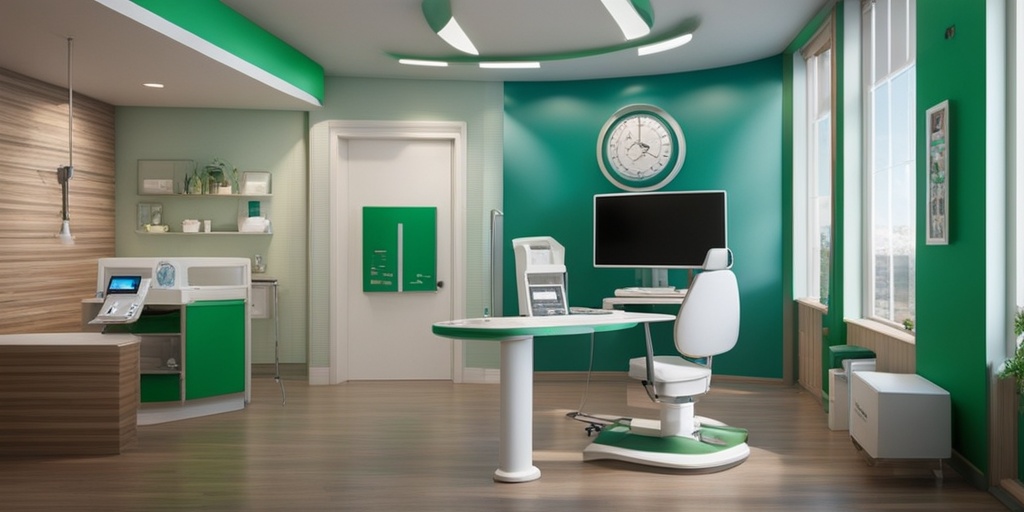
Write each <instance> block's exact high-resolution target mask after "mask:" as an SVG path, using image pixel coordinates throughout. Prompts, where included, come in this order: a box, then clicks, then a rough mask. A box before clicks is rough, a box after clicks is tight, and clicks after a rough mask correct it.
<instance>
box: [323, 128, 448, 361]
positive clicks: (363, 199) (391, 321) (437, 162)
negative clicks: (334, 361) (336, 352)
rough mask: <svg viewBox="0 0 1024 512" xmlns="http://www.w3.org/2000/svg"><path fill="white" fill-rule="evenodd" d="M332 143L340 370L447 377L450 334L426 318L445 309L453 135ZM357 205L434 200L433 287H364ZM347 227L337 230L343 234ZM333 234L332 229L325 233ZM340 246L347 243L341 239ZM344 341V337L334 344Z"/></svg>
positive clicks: (444, 314) (440, 316)
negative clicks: (338, 160)
mask: <svg viewBox="0 0 1024 512" xmlns="http://www.w3.org/2000/svg"><path fill="white" fill-rule="evenodd" d="M339 143H340V147H339V150H340V151H341V152H342V155H343V158H344V159H345V160H346V161H347V165H345V166H343V167H342V169H343V170H342V172H344V174H345V176H338V177H336V178H338V180H339V183H341V184H343V185H342V186H343V190H340V191H339V192H340V194H343V195H345V196H346V198H345V200H344V201H343V202H345V203H347V208H345V209H339V211H338V214H339V215H341V216H343V217H344V218H340V219H336V220H337V223H336V224H335V225H337V226H345V228H344V231H345V232H347V239H346V240H343V241H341V244H340V245H341V247H344V249H342V250H344V251H345V252H346V255H347V257H346V258H343V259H344V260H347V265H346V266H347V268H346V269H337V270H338V271H342V272H346V273H347V279H345V281H347V283H348V286H347V290H337V291H336V293H337V294H339V295H340V294H344V295H345V298H344V299H343V300H342V301H339V302H340V303H341V304H347V309H346V310H344V311H341V310H337V309H336V310H335V313H336V314H337V315H338V316H336V318H335V319H336V321H339V322H340V324H339V329H338V330H337V331H336V332H338V333H339V334H340V335H342V336H346V337H347V354H341V356H342V357H343V358H344V359H345V365H346V367H347V368H346V374H347V376H348V379H352V380H394V379H452V377H453V375H452V349H453V347H452V343H453V342H452V341H450V340H447V339H444V338H439V337H437V336H434V335H433V334H432V333H431V330H430V325H431V324H433V323H434V322H438V321H441V320H448V319H450V318H451V316H452V311H453V307H452V291H451V289H452V286H451V283H450V282H449V281H450V280H451V279H452V276H453V272H452V268H451V267H452V254H451V250H452V243H451V241H452V233H451V229H452V179H453V168H454V167H453V166H454V143H453V141H452V140H446V139H395V138H387V139H375V138H370V139H346V140H342V141H339ZM364 206H432V207H436V208H437V274H436V277H437V280H438V281H439V282H440V283H441V284H439V285H438V289H437V291H436V292H401V293H395V292H364V291H363V289H362V288H363V287H362V283H363V261H362V259H363V252H362V251H363V246H362V240H363V224H362V210H363V207H364ZM345 234H346V233H344V232H343V233H342V235H345ZM332 236H339V233H337V232H336V233H332ZM346 246H347V247H346ZM341 346H344V344H341Z"/></svg>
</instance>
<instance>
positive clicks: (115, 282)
mask: <svg viewBox="0 0 1024 512" xmlns="http://www.w3.org/2000/svg"><path fill="white" fill-rule="evenodd" d="M141 284H142V276H110V283H109V284H108V285H107V295H116V294H132V295H134V294H137V293H139V286H140V285H141Z"/></svg>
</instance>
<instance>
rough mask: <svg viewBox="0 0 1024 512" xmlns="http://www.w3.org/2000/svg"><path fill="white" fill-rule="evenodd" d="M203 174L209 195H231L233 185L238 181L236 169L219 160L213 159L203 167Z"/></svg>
mask: <svg viewBox="0 0 1024 512" xmlns="http://www.w3.org/2000/svg"><path fill="white" fill-rule="evenodd" d="M203 173H204V174H205V175H206V177H207V182H208V183H209V185H208V187H207V190H208V193H210V194H232V193H234V187H233V184H234V183H237V181H238V169H235V168H234V167H233V166H232V165H231V164H230V163H228V162H227V161H226V160H224V159H221V158H214V159H213V160H212V161H210V163H208V164H206V166H205V167H203Z"/></svg>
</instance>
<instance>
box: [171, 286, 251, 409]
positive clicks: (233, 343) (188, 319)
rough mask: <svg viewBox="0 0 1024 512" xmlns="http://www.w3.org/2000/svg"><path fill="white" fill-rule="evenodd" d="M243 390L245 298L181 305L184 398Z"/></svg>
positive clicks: (203, 396) (192, 398) (189, 398)
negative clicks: (182, 313)
mask: <svg viewBox="0 0 1024 512" xmlns="http://www.w3.org/2000/svg"><path fill="white" fill-rule="evenodd" d="M243 391H245V301H244V300H212V301H201V302H195V303H192V304H189V305H188V306H186V308H185V399H186V400H194V399H196V398H206V397H211V396H219V395H226V394H231V393H241V392H243Z"/></svg>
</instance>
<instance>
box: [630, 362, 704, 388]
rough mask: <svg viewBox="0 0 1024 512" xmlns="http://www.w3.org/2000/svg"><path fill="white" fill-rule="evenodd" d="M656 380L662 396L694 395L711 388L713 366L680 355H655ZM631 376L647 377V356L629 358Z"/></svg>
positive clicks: (636, 377)
mask: <svg viewBox="0 0 1024 512" xmlns="http://www.w3.org/2000/svg"><path fill="white" fill-rule="evenodd" d="M653 373H654V382H655V384H657V391H658V394H659V395H661V396H694V395H702V394H704V393H707V392H708V390H709V389H710V388H711V368H708V367H706V366H701V365H699V364H697V363H694V362H692V361H688V360H686V359H683V358H682V357H679V356H654V371H653ZM629 376H630V377H632V378H634V379H639V380H644V379H646V378H647V358H644V357H635V358H633V359H630V360H629Z"/></svg>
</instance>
